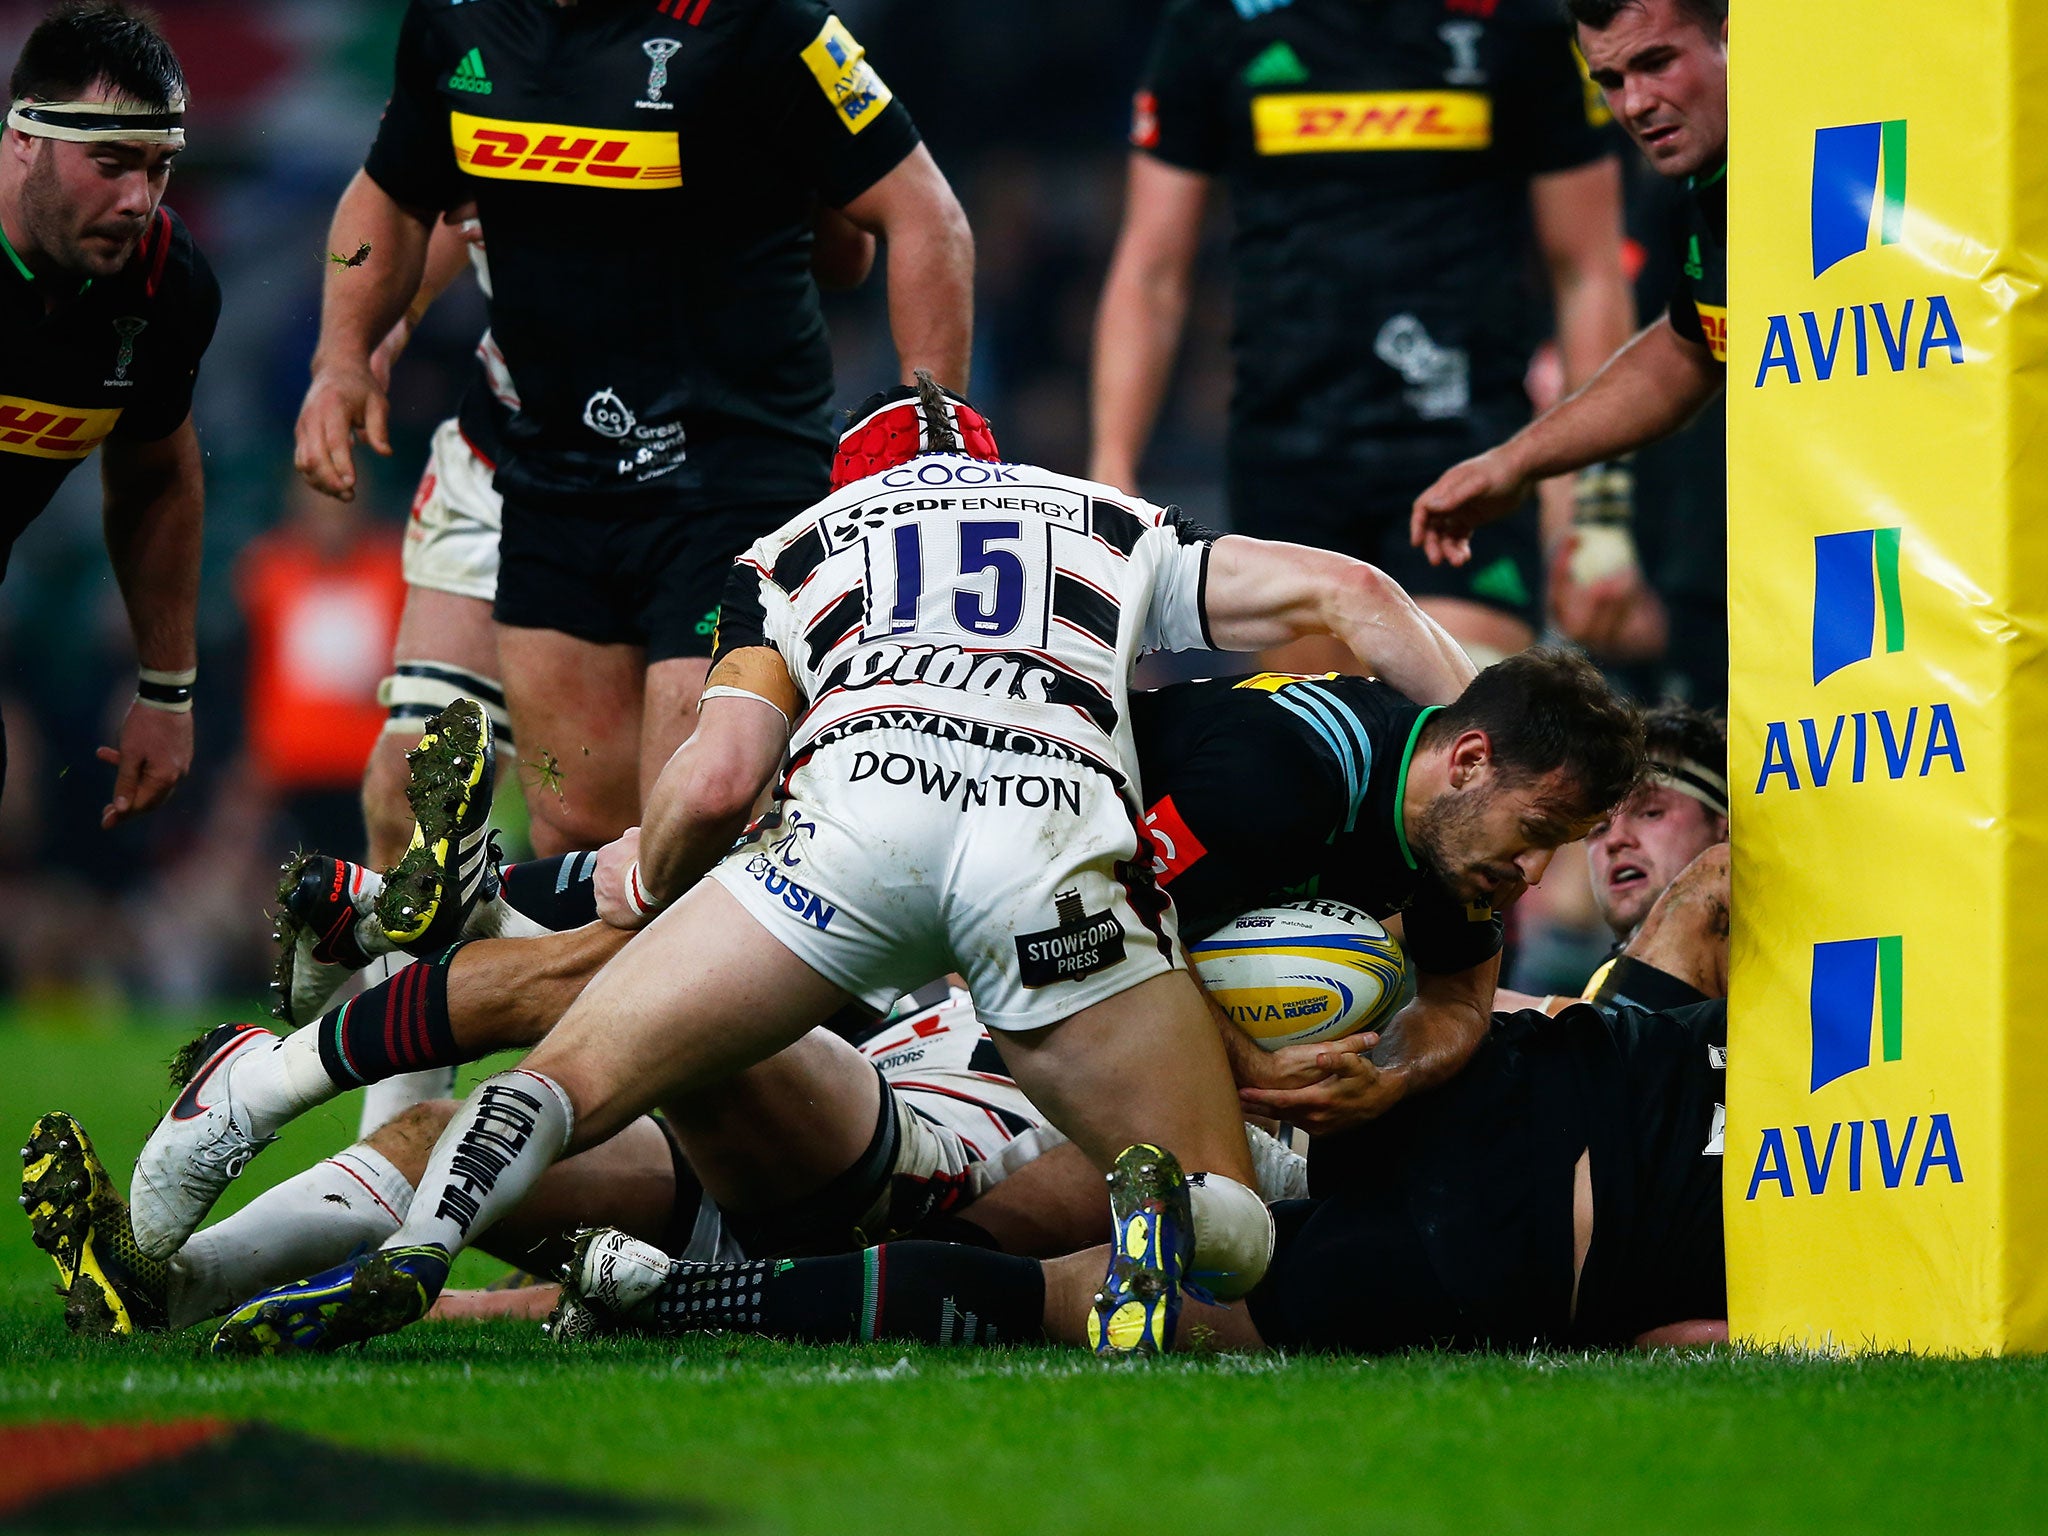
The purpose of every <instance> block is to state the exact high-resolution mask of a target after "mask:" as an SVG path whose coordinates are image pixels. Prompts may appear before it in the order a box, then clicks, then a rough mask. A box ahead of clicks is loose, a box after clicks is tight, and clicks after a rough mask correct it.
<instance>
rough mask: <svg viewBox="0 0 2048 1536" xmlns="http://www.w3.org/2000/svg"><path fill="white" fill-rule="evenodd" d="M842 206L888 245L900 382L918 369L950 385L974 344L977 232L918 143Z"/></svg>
mask: <svg viewBox="0 0 2048 1536" xmlns="http://www.w3.org/2000/svg"><path fill="white" fill-rule="evenodd" d="M840 212H842V213H844V214H845V215H846V217H847V218H848V219H849V220H850V221H852V223H853V224H854V225H855V226H856V227H857V228H859V229H862V230H864V231H866V232H867V233H868V234H871V235H874V236H876V237H877V238H878V239H880V240H882V241H883V242H884V243H885V244H886V245H887V246H888V258H887V259H888V272H889V329H890V331H891V333H892V334H893V335H894V336H895V338H896V356H897V358H898V360H899V361H900V363H901V364H902V371H903V382H904V383H906V384H907V383H909V382H910V379H911V377H912V375H913V374H915V373H916V372H917V370H918V369H920V368H922V369H924V370H926V371H927V372H928V373H930V374H931V375H932V377H933V378H935V379H937V380H938V381H939V382H940V383H942V384H944V385H946V386H948V387H949V388H952V389H955V390H964V389H966V388H967V384H968V377H967V375H968V368H969V364H970V362H971V360H972V356H973V351H974V232H973V231H972V230H970V229H969V228H968V227H967V215H966V213H965V212H963V211H962V209H961V207H960V200H959V199H958V198H957V197H955V196H954V195H953V188H952V187H951V185H949V184H948V183H947V181H946V177H945V173H944V172H942V171H941V170H940V169H939V166H938V162H937V161H935V160H933V159H932V155H931V151H930V150H928V149H926V148H925V147H924V146H923V145H922V144H920V145H918V146H917V148H915V149H913V150H912V151H911V152H910V153H909V154H908V155H906V156H904V157H903V160H902V161H901V162H900V163H899V164H898V165H897V166H896V168H895V169H894V170H892V171H890V172H889V174H888V175H886V176H884V177H883V178H882V179H881V180H880V181H878V182H876V183H875V184H874V185H873V186H872V187H869V188H868V189H867V191H865V192H863V193H861V195H860V196H859V197H856V198H855V199H854V200H853V201H852V202H850V203H848V204H847V205H846V206H845V207H844V208H843V209H841V210H840Z"/></svg>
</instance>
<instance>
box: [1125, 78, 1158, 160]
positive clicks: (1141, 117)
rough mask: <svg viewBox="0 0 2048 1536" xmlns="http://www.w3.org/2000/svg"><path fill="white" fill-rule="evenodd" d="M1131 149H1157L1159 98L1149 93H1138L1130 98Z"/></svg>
mask: <svg viewBox="0 0 2048 1536" xmlns="http://www.w3.org/2000/svg"><path fill="white" fill-rule="evenodd" d="M1131 147H1132V148H1133V149H1157V148H1158V147H1159V98H1158V97H1157V96H1154V95H1153V94H1152V93H1151V92H1150V91H1140V92H1138V94H1137V95H1135V96H1133V97H1132V98H1131Z"/></svg>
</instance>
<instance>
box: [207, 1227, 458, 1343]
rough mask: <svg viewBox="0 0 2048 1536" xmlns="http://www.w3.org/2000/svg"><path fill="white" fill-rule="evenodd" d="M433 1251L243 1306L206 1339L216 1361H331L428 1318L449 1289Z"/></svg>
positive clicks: (425, 1247)
mask: <svg viewBox="0 0 2048 1536" xmlns="http://www.w3.org/2000/svg"><path fill="white" fill-rule="evenodd" d="M448 1264H449V1259H448V1250H447V1249H445V1248H443V1247H441V1246H440V1245H439V1244H438V1243H423V1244H421V1245H420V1246H418V1247H414V1248H379V1249H378V1250H376V1251H375V1252H374V1253H366V1254H363V1255H362V1256H361V1257H359V1258H354V1259H350V1260H349V1261H348V1262H347V1263H345V1264H337V1265H336V1266H335V1267H334V1268H333V1269H329V1270H323V1271H322V1272H321V1273H319V1274H317V1275H314V1276H313V1277H312V1278H311V1279H309V1280H299V1281H296V1282H294V1283H293V1284H291V1285H281V1286H279V1287H278V1288H277V1289H276V1290H273V1291H266V1292H264V1293H263V1294H262V1295H261V1296H258V1297H255V1298H254V1299H253V1300H250V1301H245V1302H243V1303H242V1305H241V1306H239V1307H237V1308H235V1310H234V1311H232V1312H230V1313H229V1314H228V1315H227V1319H226V1321H224V1322H223V1323H222V1324H221V1325H220V1331H219V1332H217V1333H216V1334H214V1336H213V1346H212V1348H213V1353H214V1354H216V1355H290V1354H314V1355H325V1354H331V1353H333V1352H334V1351H335V1350H337V1349H342V1348H345V1347H346V1346H348V1345H350V1344H360V1343H362V1342H363V1341H364V1340H366V1339H374V1338H376V1337H378V1336H379V1335H381V1334H386V1333H396V1332H398V1330H399V1329H401V1328H404V1327H406V1326H408V1325H409V1324H412V1323H416V1322H418V1321H419V1320H420V1319H421V1318H423V1317H425V1316H426V1315H427V1310H428V1308H430V1307H432V1306H433V1304H434V1301H435V1298H437V1297H438V1296H439V1295H440V1294H441V1289H442V1287H443V1286H445V1285H446V1284H447V1283H448Z"/></svg>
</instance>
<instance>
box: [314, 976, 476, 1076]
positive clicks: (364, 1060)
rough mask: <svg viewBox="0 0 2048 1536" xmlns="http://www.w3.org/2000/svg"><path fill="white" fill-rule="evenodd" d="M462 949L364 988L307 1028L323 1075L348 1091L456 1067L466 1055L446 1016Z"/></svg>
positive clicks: (452, 1025) (451, 1023)
mask: <svg viewBox="0 0 2048 1536" xmlns="http://www.w3.org/2000/svg"><path fill="white" fill-rule="evenodd" d="M461 949H462V945H461V944H456V945H453V946H451V947H450V948H448V949H445V950H443V951H442V952H441V953H440V954H438V955H435V956H434V957H433V958H432V959H430V960H418V961H415V962H413V963H412V964H411V965H406V966H401V967H399V968H398V969H397V970H396V971H394V972H393V973H392V975H391V978H390V979H389V980H388V981H380V982H378V983H377V984H376V985H375V986H370V987H365V988H364V989H363V990H362V991H360V992H358V993H357V994H356V995H355V996H354V997H352V998H350V999H349V1000H348V1001H347V1002H346V1003H343V1004H342V1005H341V1006H340V1007H339V1008H336V1009H335V1010H334V1011H333V1012H331V1013H324V1014H322V1015H321V1016H320V1017H319V1018H318V1019H317V1020H316V1021H314V1022H313V1023H312V1024H310V1025H308V1026H307V1028H308V1029H310V1030H313V1031H315V1038H316V1039H317V1040H318V1042H319V1049H320V1060H321V1063H322V1064H323V1065H324V1066H325V1067H326V1068H327V1075H328V1076H329V1077H331V1078H333V1079H334V1081H335V1082H337V1083H340V1084H342V1085H343V1086H345V1087H350V1088H353V1087H356V1086H358V1085H360V1084H365V1083H376V1082H382V1081H383V1080H384V1079H385V1078H387V1077H397V1076H400V1075H401V1074H404V1073H409V1072H418V1071H422V1070H424V1069H427V1068H431V1067H452V1066H456V1065H459V1064H460V1063H461V1062H462V1060H463V1059H464V1057H465V1055H466V1054H467V1053H466V1052H465V1051H464V1050H463V1049H462V1047H461V1046H459V1045H457V1044H456V1043H455V1026H454V1024H453V1022H452V1021H451V1020H450V1019H449V1016H448V967H449V964H450V963H451V962H452V961H453V960H454V959H455V956H456V955H457V954H458V953H459V952H460V951H461Z"/></svg>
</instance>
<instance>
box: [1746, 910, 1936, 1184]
mask: <svg viewBox="0 0 2048 1536" xmlns="http://www.w3.org/2000/svg"><path fill="white" fill-rule="evenodd" d="M1808 1011H1809V1013H1810V1015H1811V1018H1812V1025H1813V1066H1812V1072H1811V1074H1810V1078H1809V1084H1808V1090H1807V1091H1808V1092H1809V1093H1818V1092H1819V1091H1820V1090H1821V1089H1822V1088H1824V1087H1826V1086H1827V1085H1828V1084H1830V1083H1833V1082H1836V1081H1838V1080H1839V1079H1841V1078H1844V1077H1847V1076H1849V1075H1850V1074H1851V1073H1853V1072H1860V1071H1862V1070H1863V1069H1864V1068H1866V1067H1868V1066H1869V1065H1870V1064H1871V1046H1872V1042H1873V1039H1875V1040H1876V1041H1877V1042H1878V1049H1879V1051H1880V1053H1881V1056H1882V1059H1883V1060H1885V1061H1903V1060H1904V1059H1905V1017H1904V1016H1905V940H1904V939H1903V938H1901V937H1900V936H1899V935H1897V934H1889V935H1886V936H1884V937H1881V938H1873V939H1837V940H1833V941H1830V942H1828V943H1823V944H1816V945H1814V946H1813V988H1812V993H1811V1000H1810V1003H1809V1010H1808ZM1937 1172H1939V1173H1940V1174H1942V1175H1944V1176H1945V1177H1946V1178H1947V1180H1948V1182H1949V1183H1951V1184H1960V1183H1962V1182H1963V1159H1962V1154H1961V1152H1960V1151H1958V1150H1957V1146H1956V1132H1955V1126H1954V1124H1953V1123H1952V1122H1951V1121H1950V1119H1949V1117H1948V1116H1947V1115H1946V1114H1942V1113H1939V1112H1935V1113H1929V1114H1924V1115H1923V1114H1913V1115H1907V1116H1905V1117H1903V1118H1901V1117H1899V1116H1896V1115H1893V1116H1875V1117H1872V1118H1870V1119H1868V1120H1838V1121H1834V1122H1832V1123H1831V1124H1827V1125H1818V1126H1816V1125H1794V1126H1789V1127H1788V1126H1767V1127H1765V1129H1764V1131H1763V1135H1762V1138H1761V1140H1760V1141H1759V1142H1758V1145H1757V1153H1756V1164H1755V1166H1754V1167H1753V1168H1752V1169H1751V1171H1750V1175H1749V1192H1748V1194H1747V1196H1745V1198H1746V1199H1750V1200H1754V1199H1756V1198H1757V1196H1758V1195H1759V1194H1775V1195H1778V1196H1779V1197H1781V1198H1783V1199H1787V1200H1791V1199H1798V1198H1801V1197H1805V1196H1815V1195H1827V1194H1860V1193H1861V1192H1863V1191H1864V1190H1866V1189H1868V1190H1876V1189H1879V1188H1883V1189H1898V1188H1900V1187H1902V1186H1905V1185H1907V1184H1908V1182H1909V1181H1910V1185H1911V1187H1912V1188H1914V1189H1919V1188H1922V1187H1924V1186H1925V1185H1926V1184H1927V1182H1928V1180H1929V1179H1930V1178H1932V1177H1933V1176H1934V1175H1935V1174H1936V1173H1937Z"/></svg>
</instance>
